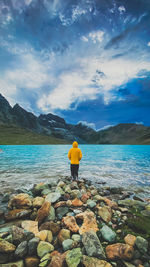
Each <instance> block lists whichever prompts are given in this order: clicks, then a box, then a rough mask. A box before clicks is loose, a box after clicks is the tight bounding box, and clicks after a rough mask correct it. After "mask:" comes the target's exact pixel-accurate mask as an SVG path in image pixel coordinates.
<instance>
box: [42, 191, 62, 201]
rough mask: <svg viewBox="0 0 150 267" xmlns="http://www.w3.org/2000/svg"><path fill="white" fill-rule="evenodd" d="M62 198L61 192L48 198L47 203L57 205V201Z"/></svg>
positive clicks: (51, 194)
mask: <svg viewBox="0 0 150 267" xmlns="http://www.w3.org/2000/svg"><path fill="white" fill-rule="evenodd" d="M60 197H61V194H60V193H59V192H53V193H50V194H48V195H47V196H46V198H45V201H48V202H50V203H55V202H56V201H57V200H59V199H60Z"/></svg>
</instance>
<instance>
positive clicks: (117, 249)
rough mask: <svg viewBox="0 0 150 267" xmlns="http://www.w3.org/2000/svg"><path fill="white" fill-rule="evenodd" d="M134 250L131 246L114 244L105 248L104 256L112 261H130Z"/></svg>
mask: <svg viewBox="0 0 150 267" xmlns="http://www.w3.org/2000/svg"><path fill="white" fill-rule="evenodd" d="M133 253H134V249H133V247H132V246H130V245H128V244H123V243H116V244H113V245H108V246H107V247H106V255H107V258H108V259H111V260H114V259H116V258H120V259H123V260H131V259H132V257H133Z"/></svg>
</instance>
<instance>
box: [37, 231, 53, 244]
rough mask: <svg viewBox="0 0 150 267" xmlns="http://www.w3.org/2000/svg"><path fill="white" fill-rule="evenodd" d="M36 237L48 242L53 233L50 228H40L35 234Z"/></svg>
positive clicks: (51, 238) (50, 240)
mask: <svg viewBox="0 0 150 267" xmlns="http://www.w3.org/2000/svg"><path fill="white" fill-rule="evenodd" d="M36 237H38V238H39V239H40V240H41V241H47V242H49V243H51V242H52V240H53V235H52V232H51V231H50V230H42V231H40V232H39V233H38V234H36Z"/></svg>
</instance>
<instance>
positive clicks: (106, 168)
mask: <svg viewBox="0 0 150 267" xmlns="http://www.w3.org/2000/svg"><path fill="white" fill-rule="evenodd" d="M70 148H71V146H70V145H47V146H38V145H34V146H32V145H30V146H0V149H2V150H3V152H2V153H0V182H1V190H6V189H9V188H12V187H13V188H20V187H28V188H29V187H30V186H32V185H33V184H34V183H38V182H42V181H44V182H50V180H51V179H52V178H58V177H62V176H69V175H70V165H69V160H68V158H67V154H68V150H69V149H70ZM80 148H81V150H82V153H83V159H82V161H81V164H80V170H79V176H80V178H87V179H89V180H92V181H94V182H106V185H110V186H124V187H127V188H136V187H142V188H145V190H148V189H149V188H150V146H136V145H135V146H132V145H125V146H123V145H80Z"/></svg>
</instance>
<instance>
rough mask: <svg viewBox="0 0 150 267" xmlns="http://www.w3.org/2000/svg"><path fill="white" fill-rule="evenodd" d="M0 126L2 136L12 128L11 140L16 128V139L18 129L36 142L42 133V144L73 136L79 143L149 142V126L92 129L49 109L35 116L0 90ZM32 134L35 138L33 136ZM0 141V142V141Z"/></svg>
mask: <svg viewBox="0 0 150 267" xmlns="http://www.w3.org/2000/svg"><path fill="white" fill-rule="evenodd" d="M0 127H1V132H3V130H4V129H5V131H4V132H5V135H6V136H7V131H8V129H9V138H10V137H11V131H12V135H13V143H14V142H15V134H14V132H16V138H19V140H20V136H19V134H17V129H18V133H20V135H21V133H22V135H23V138H25V132H26V134H27V136H32V138H31V143H32V142H33V143H35V140H38V141H37V143H38V144H40V143H42V144H43V140H42V139H43V138H44V136H45V137H48V138H45V141H44V142H45V143H46V144H47V143H53V142H54V143H57V141H58V143H71V142H72V141H73V140H76V141H78V142H79V143H82V144H150V127H149V126H144V125H141V124H134V123H120V124H118V125H115V126H111V127H109V128H107V129H101V130H99V131H96V130H94V129H93V128H90V127H89V126H86V125H83V124H82V123H78V124H76V125H73V124H69V123H67V122H66V121H65V120H64V119H63V118H61V117H59V116H57V115H54V114H52V113H48V114H40V115H39V116H36V115H35V114H33V113H32V112H28V111H26V110H25V109H24V108H22V107H21V106H20V105H19V104H15V105H14V106H13V107H11V105H10V104H9V102H8V101H7V99H6V98H5V97H4V96H2V95H1V94H0ZM17 127H18V128H17ZM2 129H3V130H2ZM14 129H15V131H14ZM21 129H22V130H21ZM4 132H3V134H4ZM31 133H32V134H31ZM34 135H35V136H36V138H34ZM40 137H41V141H40ZM0 139H1V140H4V139H3V138H2V135H0ZM10 139H11V138H10ZM18 142H21V141H18ZM22 142H23V141H22ZM28 142H29V141H28ZM28 142H27V143H28ZM2 143H3V142H0V144H2ZM5 143H11V142H9V141H7V138H6V139H5ZM45 143H44V144H45Z"/></svg>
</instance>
